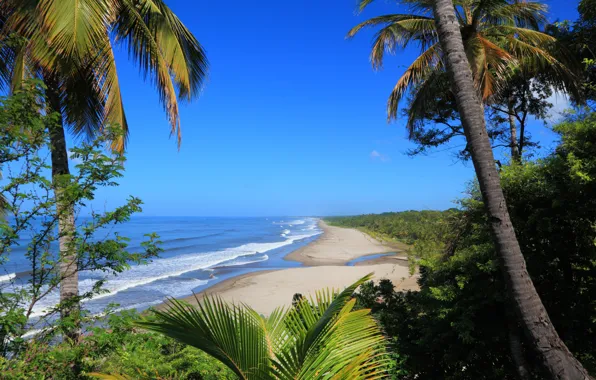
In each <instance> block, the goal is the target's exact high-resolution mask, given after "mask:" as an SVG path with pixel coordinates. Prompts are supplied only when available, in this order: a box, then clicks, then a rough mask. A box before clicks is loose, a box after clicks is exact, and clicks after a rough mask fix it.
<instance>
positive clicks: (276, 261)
mask: <svg viewBox="0 0 596 380" xmlns="http://www.w3.org/2000/svg"><path fill="white" fill-rule="evenodd" d="M110 232H111V233H113V232H117V233H118V234H120V235H121V236H125V237H128V238H130V239H131V241H130V243H129V249H128V250H129V251H131V252H139V251H141V242H142V241H144V240H145V239H146V238H145V237H144V234H147V233H151V232H155V233H157V234H158V235H159V240H160V241H162V244H161V248H162V249H163V250H164V251H163V252H162V253H160V255H159V257H158V258H154V259H152V260H151V261H150V262H149V263H148V264H144V265H133V266H132V267H131V268H130V269H128V270H126V271H125V272H123V273H120V274H118V275H117V276H113V275H109V276H107V281H106V282H105V288H106V289H107V290H109V293H105V294H101V295H99V296H96V297H94V298H93V299H91V300H87V301H85V302H84V308H85V309H87V310H89V312H91V313H92V314H99V313H101V312H102V311H103V310H104V309H105V308H106V307H107V306H108V305H111V304H117V305H119V306H118V307H119V308H120V309H131V308H135V309H138V310H142V309H145V308H147V307H149V306H152V305H156V304H159V303H161V302H163V301H164V300H165V299H166V298H168V297H184V296H188V295H191V294H192V293H195V292H200V291H202V290H204V289H206V288H208V287H209V286H211V285H213V284H215V283H217V282H220V281H223V280H224V279H227V278H230V277H233V276H236V275H240V274H243V273H247V272H251V271H257V270H267V269H278V268H287V267H292V266H299V265H300V264H299V263H296V262H291V261H286V260H284V259H283V258H284V256H286V255H287V254H288V253H290V252H292V251H294V250H296V249H298V248H300V247H302V246H304V245H306V244H308V243H309V242H311V241H313V240H315V239H316V238H317V237H318V235H319V234H321V230H320V229H319V228H318V225H317V219H316V218H310V217H300V218H297V217H276V218H272V217H269V218H216V217H136V218H132V219H131V220H130V221H129V222H127V223H125V224H122V225H118V226H116V227H114V228H112V229H110V230H109V231H102V233H110ZM19 243H20V244H19V246H16V247H13V250H12V252H10V254H9V255H8V261H7V262H6V263H4V265H2V266H1V267H0V288H2V291H10V290H11V288H19V287H23V286H26V284H27V280H28V276H29V273H30V270H31V268H30V267H29V264H28V263H27V260H26V259H25V256H24V253H25V250H26V244H27V238H26V237H22V239H21V240H20V241H19ZM102 276H103V277H105V273H100V272H90V271H81V272H80V274H79V288H80V292H81V293H82V292H86V291H89V290H90V289H91V287H92V286H93V284H94V283H95V282H96V281H97V280H98V279H100V278H102ZM58 299H59V293H58V291H57V290H56V291H54V292H51V293H50V294H48V295H47V296H46V297H45V298H44V299H43V300H41V301H40V302H39V303H38V304H37V305H36V306H35V308H34V309H33V315H32V316H33V317H34V318H35V317H36V316H40V315H43V314H44V312H45V310H47V309H48V308H50V307H51V306H53V305H55V304H56V303H57V302H58Z"/></svg>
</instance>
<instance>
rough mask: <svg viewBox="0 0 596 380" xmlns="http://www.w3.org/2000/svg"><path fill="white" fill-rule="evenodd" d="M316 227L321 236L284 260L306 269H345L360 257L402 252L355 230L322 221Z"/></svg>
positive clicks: (402, 248) (401, 249)
mask: <svg viewBox="0 0 596 380" xmlns="http://www.w3.org/2000/svg"><path fill="white" fill-rule="evenodd" d="M318 225H319V228H320V229H321V230H323V233H322V234H321V236H320V237H319V238H318V239H317V240H315V241H313V242H311V243H310V244H308V245H306V246H304V247H302V248H298V249H297V250H295V251H292V252H290V253H289V254H287V255H286V256H285V257H284V260H287V261H297V262H300V263H302V264H303V265H305V266H309V267H313V266H320V265H345V264H347V263H348V262H349V261H351V260H354V259H357V258H359V257H362V256H369V255H374V254H380V253H395V254H399V253H400V252H403V251H404V247H398V246H397V245H392V244H390V243H387V242H382V241H379V240H377V239H375V238H373V237H372V236H370V235H368V234H366V233H364V232H362V231H360V230H357V229H355V228H344V227H335V226H329V225H328V224H327V223H325V222H324V221H323V220H322V219H319V222H318ZM346 242H347V243H348V244H346Z"/></svg>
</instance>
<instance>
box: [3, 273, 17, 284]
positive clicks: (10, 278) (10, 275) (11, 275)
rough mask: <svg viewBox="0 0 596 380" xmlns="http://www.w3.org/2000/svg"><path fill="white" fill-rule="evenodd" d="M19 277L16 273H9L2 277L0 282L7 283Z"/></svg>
mask: <svg viewBox="0 0 596 380" xmlns="http://www.w3.org/2000/svg"><path fill="white" fill-rule="evenodd" d="M15 277H17V274H16V273H8V274H5V275H2V276H0V282H6V281H10V280H12V279H13V278H15Z"/></svg>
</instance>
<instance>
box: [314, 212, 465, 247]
mask: <svg viewBox="0 0 596 380" xmlns="http://www.w3.org/2000/svg"><path fill="white" fill-rule="evenodd" d="M457 213H458V210H457V209H450V210H447V211H432V210H425V211H402V212H386V213H383V214H369V215H355V216H343V217H326V218H324V220H325V222H327V223H329V224H330V225H333V226H338V227H349V228H358V229H360V230H362V231H364V232H366V233H368V234H370V235H371V236H375V237H378V238H381V239H383V240H389V241H399V242H402V243H405V244H414V242H416V241H418V240H430V239H432V237H434V236H441V234H442V233H444V232H446V227H447V221H448V220H449V219H450V218H451V217H452V216H453V215H455V214H457Z"/></svg>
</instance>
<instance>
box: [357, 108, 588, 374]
mask: <svg viewBox="0 0 596 380" xmlns="http://www.w3.org/2000/svg"><path fill="white" fill-rule="evenodd" d="M555 131H556V132H557V133H559V135H560V139H561V142H560V144H559V145H558V147H557V148H556V149H555V151H554V152H553V153H552V154H550V155H548V156H547V157H545V158H544V159H540V160H537V161H534V162H526V163H524V164H523V165H519V164H514V165H510V166H505V167H503V169H502V171H501V178H502V186H503V189H504V191H505V194H506V197H507V201H508V205H509V211H510V213H511V216H512V221H513V224H514V227H515V230H516V232H517V236H518V238H519V241H520V244H521V247H522V250H523V252H524V257H525V259H526V262H527V265H528V271H529V273H530V275H531V276H532V279H533V281H534V284H535V286H536V288H537V290H538V292H539V294H540V297H541V299H542V301H543V303H544V304H545V306H546V308H547V310H548V313H549V316H550V317H551V320H552V322H553V324H554V325H555V327H556V329H557V331H558V333H559V335H560V336H561V338H562V339H563V340H564V341H565V343H566V344H567V346H568V347H569V349H570V350H571V351H572V353H573V354H574V355H575V356H576V357H577V358H578V359H579V360H580V361H581V362H582V364H583V365H584V366H585V367H586V368H587V369H588V370H589V371H590V372H591V373H592V374H595V373H596V347H595V346H594V344H593V342H594V341H596V309H595V308H594V299H596V246H595V245H594V241H595V240H596V228H594V226H595V225H596V199H595V198H594V194H595V192H596V145H595V143H594V142H595V141H596V115H595V114H590V115H587V116H585V117H581V118H578V119H577V120H571V121H568V122H565V123H562V124H561V125H559V126H557V127H556V128H555ZM411 213H412V212H407V213H404V214H405V215H408V214H411ZM400 214H401V213H396V214H383V215H378V216H374V215H367V216H363V217H361V218H359V217H351V218H347V219H346V221H347V223H351V222H350V221H354V220H366V221H367V226H368V228H372V229H374V228H377V227H375V226H378V227H379V228H383V226H385V225H386V223H387V221H388V220H390V218H394V219H398V220H400ZM408 219H409V220H412V221H414V226H417V219H416V218H413V217H409V218H408ZM375 220H377V221H378V223H375ZM447 223H448V224H449V227H450V232H449V233H448V234H444V235H443V237H442V240H441V241H440V244H436V243H437V242H436V241H434V240H433V239H436V238H437V235H435V236H432V234H431V235H422V237H421V238H420V239H419V240H418V242H424V241H425V240H426V239H427V236H432V237H431V240H433V241H431V243H432V244H417V245H415V246H414V248H413V250H414V251H415V255H416V256H417V257H419V265H420V273H421V277H420V280H419V284H420V287H421V289H420V291H416V292H408V293H395V292H393V290H392V289H393V287H392V285H391V284H389V283H387V282H381V283H380V284H376V285H372V284H368V285H367V286H366V287H365V288H364V289H363V290H362V291H361V293H360V297H359V299H360V301H361V304H362V305H363V306H366V307H372V308H373V311H374V313H375V315H376V316H377V317H378V318H379V320H380V321H381V322H382V325H383V326H384V328H385V330H386V332H387V333H388V334H389V335H390V336H392V337H393V338H394V345H393V349H394V353H395V357H397V358H399V361H398V363H399V366H398V367H397V368H396V374H398V373H399V374H401V375H402V376H403V377H400V378H407V379H415V378H418V379H434V378H446V379H478V378H483V379H504V378H517V377H518V376H519V372H518V371H517V369H516V366H519V365H520V363H521V365H522V366H523V367H524V368H525V369H526V370H527V371H528V372H529V373H530V374H531V376H533V378H544V375H543V374H541V373H540V368H539V366H537V364H536V360H535V357H534V352H533V350H532V349H531V345H530V344H528V342H527V341H526V340H525V339H524V337H523V335H521V333H520V328H519V325H518V322H517V321H516V319H515V317H514V315H513V314H512V313H511V307H510V305H509V302H510V300H509V299H508V298H507V295H506V293H505V286H504V284H503V280H502V276H501V273H500V271H501V269H500V267H499V265H498V259H497V256H496V253H495V248H494V244H493V240H492V237H491V235H490V229H489V225H488V221H487V218H486V214H485V212H484V207H483V203H482V201H481V199H480V196H479V194H478V191H477V190H475V189H472V195H471V196H470V197H469V198H466V199H464V200H462V202H461V211H460V212H458V213H452V217H451V218H450V219H449V220H448V222H447ZM431 226H432V224H431ZM405 229H406V231H407V230H408V228H407V227H406V228H405ZM379 299H382V300H383V301H382V302H380V303H379V302H378V300H379ZM518 342H519V344H518Z"/></svg>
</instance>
